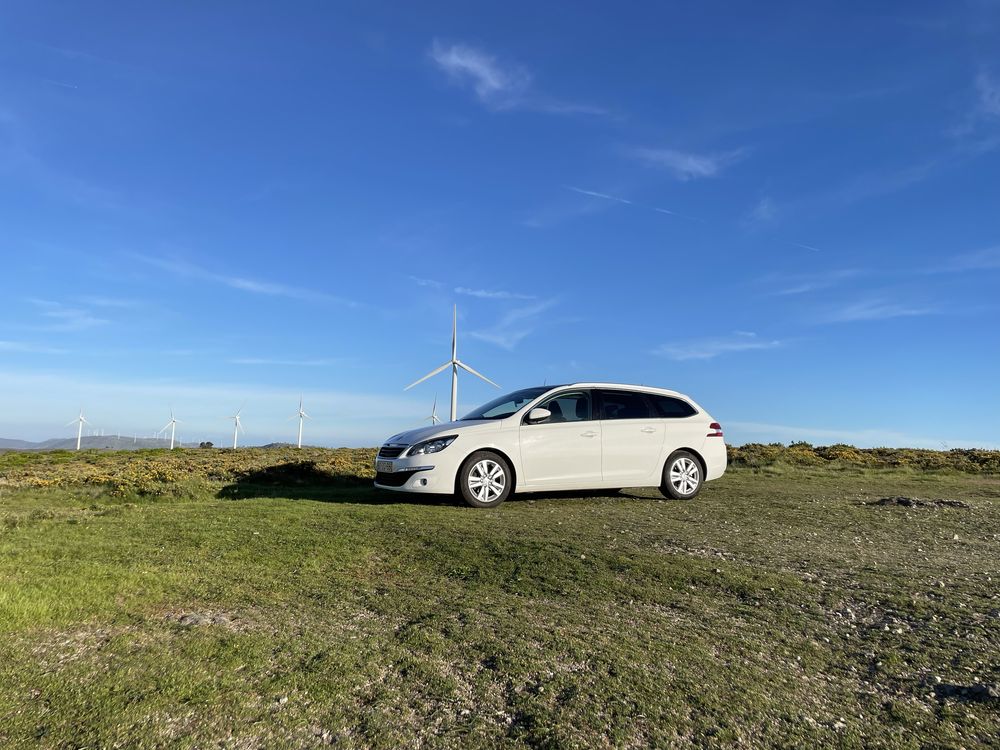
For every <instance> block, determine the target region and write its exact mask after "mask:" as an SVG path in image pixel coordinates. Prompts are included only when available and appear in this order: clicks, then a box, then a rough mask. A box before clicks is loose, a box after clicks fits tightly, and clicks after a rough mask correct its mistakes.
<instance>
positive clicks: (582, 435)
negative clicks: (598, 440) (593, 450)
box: [580, 430, 597, 437]
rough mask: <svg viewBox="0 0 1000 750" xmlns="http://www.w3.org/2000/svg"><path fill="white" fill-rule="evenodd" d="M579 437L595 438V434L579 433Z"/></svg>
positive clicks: (591, 432) (592, 432)
mask: <svg viewBox="0 0 1000 750" xmlns="http://www.w3.org/2000/svg"><path fill="white" fill-rule="evenodd" d="M580 437H597V433H596V432H594V431H593V430H591V431H590V432H581V433H580Z"/></svg>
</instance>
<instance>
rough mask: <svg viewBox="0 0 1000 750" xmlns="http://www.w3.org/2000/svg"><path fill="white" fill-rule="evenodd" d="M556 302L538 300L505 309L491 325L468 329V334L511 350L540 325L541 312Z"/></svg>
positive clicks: (541, 321) (541, 320)
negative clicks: (479, 328) (484, 327)
mask: <svg viewBox="0 0 1000 750" xmlns="http://www.w3.org/2000/svg"><path fill="white" fill-rule="evenodd" d="M555 304H556V300H554V299H547V300H540V301H539V302H536V303H534V304H531V305H524V306H522V307H517V308H514V309H513V310H509V311H507V312H506V313H505V314H504V315H503V316H501V318H500V320H498V321H497V322H496V323H495V324H494V325H493V326H491V327H489V328H486V329H481V330H478V331H470V332H469V335H470V336H472V337H473V338H476V339H479V340H480V341H486V342H488V343H490V344H495V345H496V346H499V347H501V348H502V349H507V350H508V351H510V350H513V349H514V348H515V347H516V346H517V345H518V344H519V343H521V341H523V340H524V339H525V338H527V337H528V336H530V335H531V334H532V333H534V332H535V330H536V329H537V328H538V327H539V326H540V325H542V323H543V318H542V315H543V313H545V312H547V311H548V310H549V309H551V308H552V307H553V306H554V305H555Z"/></svg>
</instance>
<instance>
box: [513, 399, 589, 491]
mask: <svg viewBox="0 0 1000 750" xmlns="http://www.w3.org/2000/svg"><path fill="white" fill-rule="evenodd" d="M538 406H540V407H542V408H543V409H548V410H549V411H551V412H552V416H551V417H549V418H548V419H546V420H545V421H544V422H534V423H532V422H531V421H529V420H528V418H527V415H525V417H524V418H523V419H522V421H521V426H520V428H519V429H520V441H519V442H520V445H521V474H522V476H521V477H520V480H521V482H520V483H521V484H522V485H523V486H525V487H531V488H533V489H538V488H544V489H553V490H555V489H580V488H585V487H596V486H599V485H600V483H601V425H600V422H599V421H598V420H596V419H594V408H593V397H592V395H591V393H590V391H589V390H586V389H584V390H579V389H576V390H571V391H563V392H561V393H557V394H555V395H553V396H551V397H549V398H548V399H546V400H545V401H543V402H541V403H540V404H538Z"/></svg>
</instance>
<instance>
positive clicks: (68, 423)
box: [66, 419, 80, 427]
mask: <svg viewBox="0 0 1000 750" xmlns="http://www.w3.org/2000/svg"><path fill="white" fill-rule="evenodd" d="M79 421H80V420H79V419H74V420H73V421H72V422H67V423H66V426H67V427H69V426H70V425H73V424H76V423H77V422H79Z"/></svg>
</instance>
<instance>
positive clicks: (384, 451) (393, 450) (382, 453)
mask: <svg viewBox="0 0 1000 750" xmlns="http://www.w3.org/2000/svg"><path fill="white" fill-rule="evenodd" d="M406 448H407V446H405V445H388V444H387V445H383V446H382V447H381V448H379V451H378V457H379V458H398V457H399V454H400V453H402V452H403V451H405V450H406Z"/></svg>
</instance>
